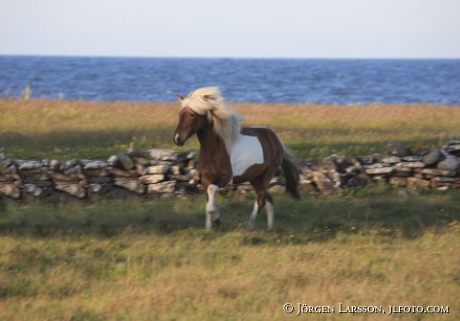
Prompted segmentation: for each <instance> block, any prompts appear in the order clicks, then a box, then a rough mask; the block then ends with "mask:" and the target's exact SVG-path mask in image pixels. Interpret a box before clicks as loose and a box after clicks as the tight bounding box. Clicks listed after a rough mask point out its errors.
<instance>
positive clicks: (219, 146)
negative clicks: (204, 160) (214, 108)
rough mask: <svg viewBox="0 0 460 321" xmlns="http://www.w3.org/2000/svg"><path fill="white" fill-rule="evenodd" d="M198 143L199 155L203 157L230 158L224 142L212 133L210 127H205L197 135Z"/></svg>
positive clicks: (212, 130)
mask: <svg viewBox="0 0 460 321" xmlns="http://www.w3.org/2000/svg"><path fill="white" fill-rule="evenodd" d="M197 137H198V141H199V142H200V154H201V155H202V156H204V157H222V156H225V157H228V158H229V157H230V155H228V152H227V149H226V147H225V143H224V140H223V139H222V138H221V137H220V136H219V135H217V134H216V133H215V132H214V129H213V128H212V125H211V124H209V125H206V126H204V128H203V129H202V130H201V131H200V132H198V133H197Z"/></svg>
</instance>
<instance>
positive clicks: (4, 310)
mask: <svg viewBox="0 0 460 321" xmlns="http://www.w3.org/2000/svg"><path fill="white" fill-rule="evenodd" d="M235 107H236V109H237V110H239V111H240V112H241V113H242V114H244V115H246V121H245V122H246V124H248V125H257V124H258V125H269V126H270V127H273V128H274V129H275V130H276V132H277V133H278V134H279V135H280V137H281V138H282V139H283V141H284V142H285V143H286V145H288V146H289V147H290V148H291V150H292V151H294V153H295V154H296V155H297V156H299V157H302V158H315V157H318V158H319V157H324V156H329V155H330V154H331V153H334V152H335V153H344V154H346V155H349V156H353V155H359V154H369V153H374V152H383V151H384V148H385V146H386V143H387V141H390V140H394V141H401V142H403V143H406V144H408V145H410V146H411V147H416V148H417V147H423V146H434V147H440V146H441V145H442V144H443V143H444V141H445V140H447V139H448V137H449V136H450V135H451V134H455V133H456V132H455V131H456V130H457V127H458V125H457V120H458V119H459V116H460V115H459V113H460V109H458V108H456V107H442V106H436V107H435V106H380V107H379V106H377V107H375V106H366V107H360V106H289V105H268V106H267V105H249V104H236V105H235ZM175 108H176V106H175V105H173V104H132V103H115V104H109V103H88V102H48V101H39V100H38V101H34V100H32V101H19V100H3V101H0V114H1V115H2V117H0V131H1V133H0V148H2V149H3V152H5V153H6V154H7V155H8V156H9V157H14V158H65V157H81V158H90V157H93V158H107V157H108V156H110V154H111V153H118V152H120V151H124V150H125V149H127V148H128V147H129V146H134V147H138V148H141V149H149V148H152V147H165V148H175V147H174V146H173V145H172V142H171V135H172V134H171V133H172V131H173V129H174V124H175V117H176V116H175V115H176V113H177V109H175ZM261 111H263V112H261ZM196 148H197V145H196V141H194V140H192V141H190V144H188V145H187V146H185V147H184V148H183V149H184V150H188V149H196ZM303 196H304V199H303V200H302V201H299V202H296V201H293V200H291V199H290V198H289V197H288V196H286V195H281V194H275V195H274V198H275V205H276V219H275V226H276V228H275V230H274V231H269V232H268V231H266V229H265V227H266V216H265V213H262V214H261V215H260V216H259V217H258V220H257V222H256V228H255V230H253V231H246V230H244V229H242V227H243V226H244V223H245V221H246V220H247V218H248V216H249V213H250V212H251V210H252V204H253V201H254V195H253V194H252V193H248V194H246V195H241V194H236V193H234V192H230V193H228V194H226V195H220V196H219V197H218V204H219V207H220V209H221V214H222V219H223V225H222V227H221V228H220V230H218V231H213V232H208V231H205V230H204V229H203V227H204V219H205V218H204V202H205V196H204V195H197V196H188V197H185V198H179V199H158V200H144V199H128V200H116V199H115V200H102V201H99V202H95V201H92V202H90V201H88V202H81V201H77V200H72V199H67V200H66V201H56V200H54V201H48V202H41V203H37V204H29V203H28V204H25V203H20V202H16V201H12V200H7V199H0V244H1V247H0V319H1V320H198V319H200V320H216V319H221V320H287V319H296V318H302V319H306V318H308V319H309V320H363V319H366V320H376V319H377V320H378V319H384V320H389V319H398V320H458V319H459V318H460V312H459V311H460V305H459V302H458V294H459V293H460V268H459V267H460V256H459V255H458V244H459V242H460V223H459V222H460V214H459V211H458V208H460V197H459V196H460V191H458V190H452V191H447V192H439V191H418V192H417V191H412V190H409V189H404V188H397V189H396V188H395V189H393V188H390V187H388V186H383V185H377V186H375V187H372V188H366V189H351V190H344V191H343V192H342V193H341V194H339V195H335V196H333V197H330V198H328V199H321V198H316V197H313V196H310V195H308V194H306V193H304V195H303ZM287 302H290V303H293V304H294V305H295V306H296V307H297V303H304V304H308V305H311V306H315V305H326V306H335V308H336V309H338V304H339V303H342V304H343V305H377V306H382V307H383V308H384V309H385V311H386V312H388V306H389V305H396V306H399V305H417V306H424V307H426V306H429V305H438V306H449V313H448V314H417V313H411V314H400V315H391V316H388V315H369V314H339V313H338V312H336V313H334V314H308V315H301V316H299V317H296V316H295V314H297V311H295V312H294V313H293V314H290V315H288V314H286V313H284V312H283V309H282V308H283V305H284V304H285V303H287Z"/></svg>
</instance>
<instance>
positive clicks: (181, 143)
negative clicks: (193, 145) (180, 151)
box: [173, 134, 186, 146]
mask: <svg viewBox="0 0 460 321" xmlns="http://www.w3.org/2000/svg"><path fill="white" fill-rule="evenodd" d="M173 140H174V143H175V144H176V145H177V146H184V143H185V140H186V139H185V138H184V137H182V136H181V135H179V134H176V135H174V138H173Z"/></svg>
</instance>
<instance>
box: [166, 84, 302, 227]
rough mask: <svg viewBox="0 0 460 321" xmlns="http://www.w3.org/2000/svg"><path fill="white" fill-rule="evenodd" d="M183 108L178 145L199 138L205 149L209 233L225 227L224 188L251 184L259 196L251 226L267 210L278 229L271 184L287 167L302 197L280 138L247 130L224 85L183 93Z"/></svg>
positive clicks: (289, 183) (292, 187)
mask: <svg viewBox="0 0 460 321" xmlns="http://www.w3.org/2000/svg"><path fill="white" fill-rule="evenodd" d="M177 96H178V98H179V101H180V105H181V108H180V110H179V113H178V118H179V121H178V124H177V127H176V130H175V132H174V137H173V140H174V143H175V144H176V145H178V146H183V145H184V144H185V142H186V141H187V140H188V139H189V138H190V137H191V136H193V135H195V134H196V136H197V138H198V141H199V144H200V151H199V154H198V166H199V168H200V172H201V184H202V186H203V188H204V190H205V191H206V194H207V202H206V224H205V227H206V229H208V230H209V229H212V228H216V227H218V226H219V225H220V224H221V220H220V213H219V211H218V208H217V204H216V192H217V191H218V189H219V188H222V187H225V186H228V185H232V184H242V183H245V182H249V183H250V184H251V185H252V187H253V188H254V191H255V193H256V195H257V198H256V201H255V204H254V209H253V211H252V213H251V215H250V217H249V221H248V222H247V227H248V228H249V229H252V228H253V227H254V224H255V221H256V218H257V215H258V213H259V212H260V211H261V210H262V209H263V208H264V207H265V208H266V210H267V225H268V229H269V230H270V229H272V228H273V223H274V203H273V198H272V196H271V195H270V194H269V193H268V191H267V189H268V187H269V184H270V181H271V179H272V178H273V176H274V175H275V173H276V171H277V170H278V169H279V168H280V167H281V168H282V169H283V171H284V175H285V176H286V191H287V192H288V193H289V194H290V195H291V196H292V197H293V198H294V199H300V198H301V194H300V188H299V166H298V163H297V161H296V159H295V158H294V157H293V156H292V155H291V154H290V153H289V152H288V151H287V150H286V148H285V147H284V145H283V144H282V142H281V141H280V139H279V138H278V137H277V136H276V134H275V133H274V132H273V131H272V130H270V129H269V128H267V127H243V128H242V127H241V122H242V118H241V116H239V115H238V114H237V113H236V112H235V111H234V110H233V109H232V108H231V107H230V106H229V105H228V104H227V103H226V102H225V99H224V97H223V96H222V94H221V92H220V89H219V88H218V87H205V88H200V89H197V90H195V91H193V92H191V93H190V94H189V95H188V96H187V97H183V96H181V95H177Z"/></svg>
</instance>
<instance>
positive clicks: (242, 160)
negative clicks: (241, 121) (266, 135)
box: [230, 135, 264, 176]
mask: <svg viewBox="0 0 460 321" xmlns="http://www.w3.org/2000/svg"><path fill="white" fill-rule="evenodd" d="M230 162H231V164H232V170H233V176H240V175H242V174H243V173H244V172H245V171H246V170H247V169H248V168H249V167H251V166H252V165H254V164H263V163H264V151H263V149H262V145H261V143H260V141H259V138H257V137H255V136H248V135H239V136H238V138H237V139H236V141H235V143H234V144H233V145H232V147H231V149H230Z"/></svg>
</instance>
